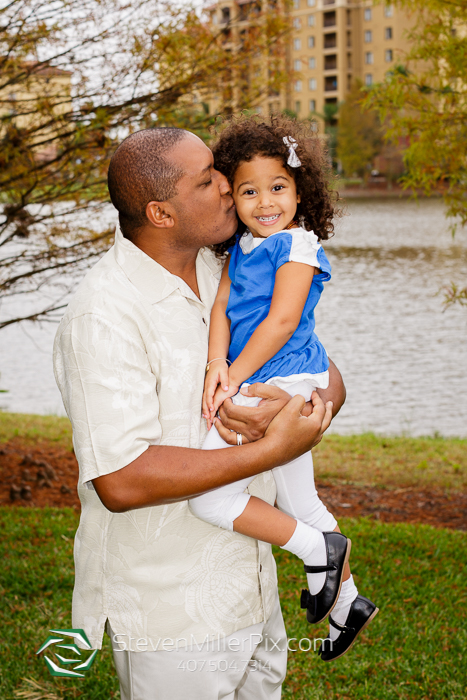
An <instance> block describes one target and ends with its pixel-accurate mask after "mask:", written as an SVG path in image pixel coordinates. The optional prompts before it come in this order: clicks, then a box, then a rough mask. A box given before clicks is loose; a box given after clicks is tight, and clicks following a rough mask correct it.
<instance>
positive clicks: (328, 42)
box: [323, 32, 337, 50]
mask: <svg viewBox="0 0 467 700" xmlns="http://www.w3.org/2000/svg"><path fill="white" fill-rule="evenodd" d="M336 47H337V34H336V33H335V32H333V33H332V34H325V35H324V43H323V49H324V50H326V49H335V48H336Z"/></svg>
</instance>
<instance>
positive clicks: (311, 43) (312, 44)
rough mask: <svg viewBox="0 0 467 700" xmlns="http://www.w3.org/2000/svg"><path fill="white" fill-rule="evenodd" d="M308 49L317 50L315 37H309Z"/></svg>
mask: <svg viewBox="0 0 467 700" xmlns="http://www.w3.org/2000/svg"><path fill="white" fill-rule="evenodd" d="M308 48H309V49H314V48H315V37H314V36H309V37H308Z"/></svg>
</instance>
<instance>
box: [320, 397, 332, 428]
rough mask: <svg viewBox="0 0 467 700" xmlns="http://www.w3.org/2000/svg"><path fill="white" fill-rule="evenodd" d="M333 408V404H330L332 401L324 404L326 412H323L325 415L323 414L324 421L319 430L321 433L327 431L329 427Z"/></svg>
mask: <svg viewBox="0 0 467 700" xmlns="http://www.w3.org/2000/svg"><path fill="white" fill-rule="evenodd" d="M333 406H334V404H333V403H332V401H328V402H327V403H326V411H325V414H324V420H323V422H322V424H321V430H322V431H323V433H325V432H326V430H327V429H328V428H329V426H330V425H331V421H332V409H333Z"/></svg>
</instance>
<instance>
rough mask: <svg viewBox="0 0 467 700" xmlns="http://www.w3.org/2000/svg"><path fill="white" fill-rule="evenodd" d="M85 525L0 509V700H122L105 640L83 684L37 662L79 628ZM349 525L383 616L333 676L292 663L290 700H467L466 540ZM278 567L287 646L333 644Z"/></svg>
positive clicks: (358, 562)
mask: <svg viewBox="0 0 467 700" xmlns="http://www.w3.org/2000/svg"><path fill="white" fill-rule="evenodd" d="M76 525H77V516H76V514H75V513H73V511H71V510H66V509H64V510H58V509H44V510H39V509H32V508H29V509H20V508H18V509H16V508H15V509H8V508H3V509H0V531H1V532H2V538H1V541H0V557H1V561H2V566H1V567H0V595H1V599H2V605H1V606H0V610H1V612H0V617H1V650H0V658H1V664H0V667H1V676H0V698H1V699H2V700H14V699H16V698H29V700H59V699H64V700H68V699H69V698H70V699H71V698H78V697H81V698H83V700H101V699H102V700H108V699H109V698H118V697H119V693H118V686H117V682H116V679H115V675H114V673H113V669H112V665H111V655H110V653H109V645H108V640H107V639H106V645H105V648H104V649H103V650H102V651H101V652H99V655H98V658H97V660H96V662H95V664H94V666H93V667H92V669H91V670H90V671H89V672H88V675H87V676H86V677H85V678H84V679H83V680H79V681H78V680H75V679H61V680H60V679H54V678H52V677H51V676H50V675H49V673H48V671H47V669H46V668H45V665H44V662H43V660H42V659H40V658H38V657H37V656H36V655H35V650H36V649H38V647H39V646H40V644H41V643H42V642H43V641H45V639H46V637H47V636H48V632H49V630H50V629H52V628H64V627H71V614H70V607H71V594H72V587H73V563H72V538H73V534H74V531H75V529H76ZM341 525H342V529H343V531H344V532H345V533H346V534H348V535H349V536H350V537H351V538H352V541H353V550H352V562H353V570H354V573H355V577H356V580H357V583H358V585H359V588H360V590H361V592H362V593H363V594H364V595H367V596H368V597H370V598H372V599H373V600H374V601H375V602H376V603H377V604H378V606H379V607H380V609H381V612H380V614H379V615H378V617H377V618H376V619H375V621H374V622H373V624H372V625H371V626H370V627H369V629H368V631H367V633H366V634H365V635H364V636H363V638H362V640H361V641H360V642H359V644H358V645H356V646H355V647H354V649H352V650H351V652H350V653H349V654H348V655H347V656H345V657H343V658H341V659H339V660H338V661H336V662H335V663H333V664H325V663H323V662H321V661H320V660H319V659H318V657H317V656H316V655H315V654H313V652H312V651H297V652H291V653H290V655H289V659H290V661H289V672H288V677H287V681H286V685H285V689H284V695H283V697H284V698H287V699H288V698H293V699H294V700H305V699H306V700H312V699H313V700H314V699H317V700H334V699H336V700H337V699H338V698H339V699H340V700H344V699H349V700H350V699H351V700H359V699H360V698H361V699H363V698H364V699H365V700H367V699H369V700H370V699H371V700H386V699H387V700H392V699H393V698H394V699H395V698H404V699H406V700H427V699H429V700H443V699H446V700H448V699H449V700H456V699H459V700H464V698H465V686H466V679H467V658H466V655H465V653H464V649H465V647H466V643H467V620H466V617H467V613H466V600H465V598H466V586H465V571H466V569H467V534H465V533H461V532H452V531H448V530H436V529H434V528H431V527H428V526H416V525H404V524H398V525H394V524H384V523H376V522H374V521H373V520H366V519H362V520H359V521H356V520H344V521H342V523H341ZM277 561H278V566H279V578H280V589H281V600H282V604H283V610H284V616H285V620H286V626H287V629H288V634H289V637H290V638H293V637H295V638H297V639H298V640H300V639H305V638H307V637H309V638H311V639H312V640H313V639H317V638H319V637H324V636H325V635H326V626H325V625H320V626H318V627H317V628H316V629H315V628H314V627H313V626H311V625H308V624H307V623H306V621H305V616H304V612H303V611H301V610H300V609H299V607H298V599H299V591H300V588H301V586H302V585H303V584H304V576H303V574H302V571H301V566H300V562H298V561H296V560H295V559H294V558H293V557H292V556H291V555H289V554H288V553H287V552H283V551H279V552H277ZM295 645H296V642H292V643H291V646H295ZM302 646H303V647H305V648H306V647H307V643H306V642H302ZM318 646H319V643H318ZM34 684H35V689H34ZM174 700H179V699H178V698H175V699H174ZM180 700H182V699H180ZM188 700H189V699H188Z"/></svg>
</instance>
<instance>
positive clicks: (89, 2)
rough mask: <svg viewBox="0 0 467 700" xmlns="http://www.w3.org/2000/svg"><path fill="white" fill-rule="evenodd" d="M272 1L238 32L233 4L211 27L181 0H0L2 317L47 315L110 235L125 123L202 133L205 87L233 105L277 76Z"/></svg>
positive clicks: (283, 28) (257, 95)
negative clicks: (111, 182) (109, 177)
mask: <svg viewBox="0 0 467 700" xmlns="http://www.w3.org/2000/svg"><path fill="white" fill-rule="evenodd" d="M265 5H266V3H265ZM268 8H269V9H268ZM268 8H267V9H265V10H264V11H262V12H258V13H257V14H256V17H255V19H254V21H250V23H249V27H248V31H244V32H242V35H241V42H240V41H237V40H236V37H237V38H238V37H239V34H238V31H237V33H235V31H236V30H235V27H236V19H235V18H232V20H231V21H230V22H228V23H227V24H224V25H223V26H222V27H221V28H218V29H217V31H213V28H212V27H210V26H209V25H208V23H207V22H206V21H205V19H204V17H203V16H202V15H201V14H200V13H199V12H198V11H197V10H196V8H195V6H190V5H188V4H187V2H186V0H183V1H181V2H180V3H174V2H168V1H164V0H0V293H1V295H2V308H1V315H2V319H1V321H0V328H2V327H5V326H7V325H9V324H11V323H14V322H18V321H21V320H25V319H31V320H48V319H54V318H55V317H56V316H57V314H59V312H60V310H61V309H62V308H63V306H64V302H63V300H64V298H65V296H66V294H67V293H68V292H69V290H70V288H71V287H72V286H73V285H74V283H75V279H76V276H77V275H79V274H81V273H82V272H83V270H84V269H85V268H87V267H88V266H89V264H90V263H91V262H92V261H93V260H94V259H96V257H97V256H99V255H101V254H102V252H103V251H104V250H105V249H107V248H108V247H109V246H110V245H111V239H112V234H113V228H114V220H115V217H114V216H113V215H112V216H109V214H108V194H107V188H106V173H107V167H108V163H109V159H110V156H111V154H112V152H113V151H114V149H115V147H116V145H117V143H118V142H119V141H120V140H121V139H122V138H123V137H124V136H126V135H127V134H129V133H131V132H132V131H135V130H138V129H142V128H145V127H151V126H155V125H168V124H170V125H173V126H181V127H184V128H190V129H191V130H194V131H196V133H198V134H199V135H200V136H201V137H204V138H207V137H208V136H209V131H208V129H209V125H210V124H212V123H213V121H214V120H215V117H216V115H215V114H209V113H208V108H207V105H206V104H205V102H204V100H205V98H206V96H207V95H208V94H211V93H212V92H213V91H218V92H221V93H222V94H223V101H222V102H221V104H220V106H219V108H220V110H222V111H224V112H225V111H234V110H239V109H242V108H244V107H254V105H255V104H257V103H258V102H259V101H260V100H261V99H262V97H263V96H264V94H265V93H266V92H267V91H268V90H269V87H270V86H274V89H276V88H277V85H278V84H281V80H284V79H285V76H283V75H282V73H281V71H280V69H279V67H278V66H279V62H278V60H277V57H278V55H279V54H280V50H281V41H282V38H283V37H284V36H285V34H286V32H287V31H288V22H287V21H286V20H285V17H284V15H283V13H281V12H278V11H277V6H268ZM271 8H272V9H271ZM268 56H272V57H274V58H273V59H271V60H270V61H269V59H268ZM258 67H260V68H261V70H259V68H258ZM265 74H266V79H265V77H264V75H265ZM238 85H241V89H238ZM226 86H229V88H230V89H228V90H226V89H225V88H226ZM65 273H66V274H65ZM38 290H40V291H42V292H43V296H42V299H41V300H39V298H38V295H37V291H38ZM29 298H32V299H33V302H31V304H29V303H28V299H29ZM18 299H21V300H22V301H21V308H20V309H19V304H18V301H17V300H18ZM15 300H16V302H15V303H14V304H12V303H11V302H12V301H15ZM23 300H24V303H23ZM18 309H19V310H18Z"/></svg>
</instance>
